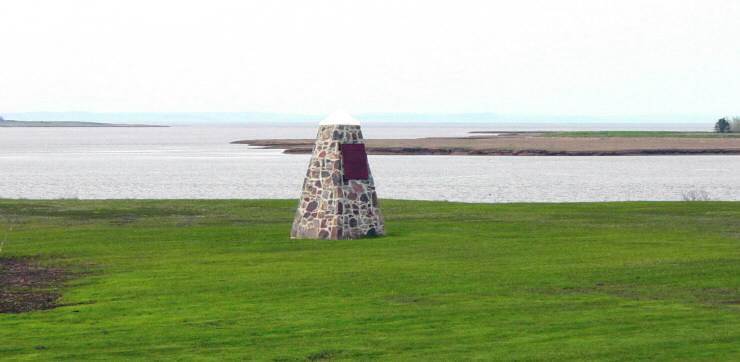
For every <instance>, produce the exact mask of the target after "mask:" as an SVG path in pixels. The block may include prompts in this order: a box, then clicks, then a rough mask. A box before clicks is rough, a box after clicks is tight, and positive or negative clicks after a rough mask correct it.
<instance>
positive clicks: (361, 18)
mask: <svg viewBox="0 0 740 362" xmlns="http://www.w3.org/2000/svg"><path fill="white" fill-rule="evenodd" d="M335 108H344V109H346V110H348V111H350V112H357V113H359V112H427V113H429V112H449V113H454V112H500V113H514V114H517V113H518V114H560V115H569V114H578V115H622V114H625V115H636V114H717V115H724V114H735V113H740V1H737V0H700V1H688V0H666V1H659V0H655V1H650V0H642V1H629V0H614V1H598V0H584V1H572V0H560V1H557V0H547V1H545V0H543V1H526V0H524V1H523V0H517V1H512V0H506V1H491V0H489V1H462V0H452V1H430V0H423V1H402V0H395V1H378V0H372V1H369V0H366V1H349V0H344V1H316V0H311V1H306V0H300V1H218V0H208V1H205V0H203V1H184V0H176V1H157V0H146V1H134V0H125V1H124V0H121V1H100V0H91V1H82V0H65V1H59V0H49V1H36V0H17V1H15V0H0V112H3V111H5V112H14V111H15V112H18V111H69V110H79V111H98V112H115V111H267V112H291V113H318V114H321V113H326V112H329V111H332V110H333V109H335Z"/></svg>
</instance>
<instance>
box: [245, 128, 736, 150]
mask: <svg viewBox="0 0 740 362" xmlns="http://www.w3.org/2000/svg"><path fill="white" fill-rule="evenodd" d="M231 144H244V145H249V146H254V147H259V148H263V149H280V150H283V153H285V154H310V153H311V152H312V151H313V145H314V140H311V139H263V140H239V141H233V142H231ZM365 144H366V149H367V153H368V154H370V155H449V156H660V155H740V138H736V137H703V138H702V137H696V138H693V137H583V136H580V137H562V136H557V135H550V134H546V133H541V132H539V133H536V134H534V133H533V134H526V135H525V134H522V133H511V134H505V135H503V136H499V135H497V136H479V135H476V136H471V137H440V138H416V139H366V140H365Z"/></svg>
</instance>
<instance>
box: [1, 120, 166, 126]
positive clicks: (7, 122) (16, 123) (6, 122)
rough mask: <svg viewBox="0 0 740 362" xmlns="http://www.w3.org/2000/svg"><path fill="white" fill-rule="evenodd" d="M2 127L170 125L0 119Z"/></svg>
mask: <svg viewBox="0 0 740 362" xmlns="http://www.w3.org/2000/svg"><path fill="white" fill-rule="evenodd" d="M0 127H169V126H160V125H153V124H121V123H100V122H46V121H13V120H0Z"/></svg>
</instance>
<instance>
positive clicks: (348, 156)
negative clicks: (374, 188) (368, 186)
mask: <svg viewBox="0 0 740 362" xmlns="http://www.w3.org/2000/svg"><path fill="white" fill-rule="evenodd" d="M341 147H342V162H343V163H344V179H345V180H367V179H368V178H370V170H369V169H368V167H367V152H365V145H364V144H362V143H346V144H342V146H341Z"/></svg>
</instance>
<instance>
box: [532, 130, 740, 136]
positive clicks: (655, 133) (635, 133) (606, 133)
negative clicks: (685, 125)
mask: <svg viewBox="0 0 740 362" xmlns="http://www.w3.org/2000/svg"><path fill="white" fill-rule="evenodd" d="M545 135H546V136H548V137H678V138H740V133H715V132H676V131H569V132H546V133H545Z"/></svg>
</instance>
